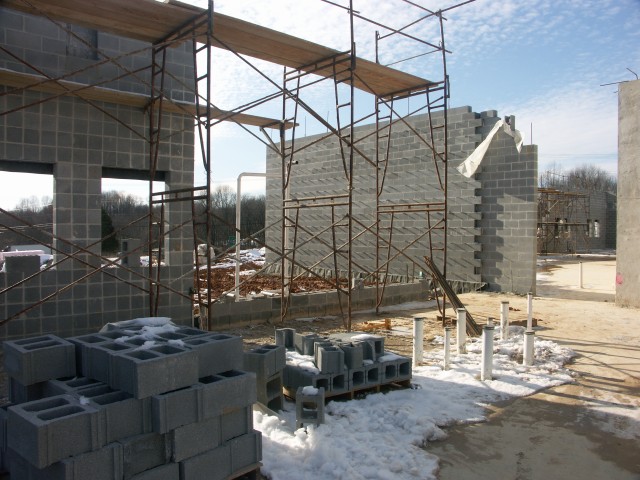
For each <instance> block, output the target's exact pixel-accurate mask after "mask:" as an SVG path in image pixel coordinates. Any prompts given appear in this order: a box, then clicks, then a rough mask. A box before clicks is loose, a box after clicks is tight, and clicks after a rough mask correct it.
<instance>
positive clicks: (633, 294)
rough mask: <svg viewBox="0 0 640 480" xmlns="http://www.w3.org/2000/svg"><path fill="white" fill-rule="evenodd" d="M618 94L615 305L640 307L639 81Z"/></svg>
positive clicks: (629, 84) (623, 85)
mask: <svg viewBox="0 0 640 480" xmlns="http://www.w3.org/2000/svg"><path fill="white" fill-rule="evenodd" d="M619 87H620V90H619V94H618V225H617V250H616V254H617V258H616V265H617V270H618V272H617V276H616V304H617V305H621V306H625V307H636V308H638V307H640V295H638V292H640V262H639V261H638V258H640V254H639V253H638V239H639V238H640V136H639V135H638V132H640V116H639V115H638V112H639V111H640V81H638V80H636V81H633V82H627V83H621V84H620V86H619Z"/></svg>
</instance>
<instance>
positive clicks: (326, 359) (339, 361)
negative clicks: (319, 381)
mask: <svg viewBox="0 0 640 480" xmlns="http://www.w3.org/2000/svg"><path fill="white" fill-rule="evenodd" d="M316 366H317V367H318V368H319V369H320V373H327V374H329V375H333V374H342V373H343V372H344V352H343V351H342V349H341V348H339V347H335V346H331V347H328V346H321V347H319V348H318V349H317V356H316Z"/></svg>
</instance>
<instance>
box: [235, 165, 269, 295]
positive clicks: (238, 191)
mask: <svg viewBox="0 0 640 480" xmlns="http://www.w3.org/2000/svg"><path fill="white" fill-rule="evenodd" d="M242 177H264V178H266V177H267V174H266V173H253V172H242V173H241V174H240V175H238V186H237V188H236V282H235V290H236V302H237V301H238V300H240V241H241V238H240V237H241V235H240V216H241V215H240V214H241V210H242Z"/></svg>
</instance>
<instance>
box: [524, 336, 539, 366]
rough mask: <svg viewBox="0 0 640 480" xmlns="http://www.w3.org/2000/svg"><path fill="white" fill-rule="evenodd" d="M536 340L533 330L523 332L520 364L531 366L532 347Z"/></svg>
mask: <svg viewBox="0 0 640 480" xmlns="http://www.w3.org/2000/svg"><path fill="white" fill-rule="evenodd" d="M535 338H536V332H534V331H533V330H527V331H526V332H524V346H523V351H522V364H523V365H526V366H527V367H530V366H531V365H533V356H534V355H533V352H534V349H533V346H534V340H535Z"/></svg>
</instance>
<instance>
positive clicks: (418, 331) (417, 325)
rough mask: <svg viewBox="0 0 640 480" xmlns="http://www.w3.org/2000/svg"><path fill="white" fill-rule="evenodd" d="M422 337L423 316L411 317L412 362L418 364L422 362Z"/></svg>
mask: <svg viewBox="0 0 640 480" xmlns="http://www.w3.org/2000/svg"><path fill="white" fill-rule="evenodd" d="M423 338H424V317H415V318H414V319H413V364H414V365H415V366H418V365H420V364H421V363H422V352H423Z"/></svg>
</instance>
